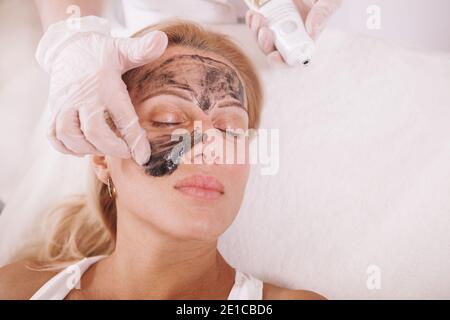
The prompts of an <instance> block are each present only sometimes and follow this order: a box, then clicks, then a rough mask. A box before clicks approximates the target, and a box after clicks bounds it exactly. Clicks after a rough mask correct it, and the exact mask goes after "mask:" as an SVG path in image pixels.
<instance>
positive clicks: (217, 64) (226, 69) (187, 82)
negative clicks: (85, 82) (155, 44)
mask: <svg viewBox="0 0 450 320" xmlns="http://www.w3.org/2000/svg"><path fill="white" fill-rule="evenodd" d="M137 89H138V93H139V95H140V96H145V95H147V96H151V95H152V93H154V92H156V91H160V90H164V89H179V90H184V91H186V93H187V95H188V96H189V97H190V99H191V100H192V101H193V102H194V103H196V104H197V105H198V106H199V107H200V108H201V109H202V110H203V111H204V112H205V113H208V112H209V111H211V110H212V108H213V107H214V105H215V104H216V103H217V102H219V101H221V100H224V99H228V100H229V99H233V100H236V103H238V104H240V105H241V107H243V108H244V107H245V103H244V87H243V85H242V82H241V80H240V78H239V76H238V74H237V73H236V71H235V70H234V69H233V68H231V67H230V66H229V65H227V64H226V63H224V62H221V61H217V60H214V59H211V58H208V57H203V56H199V55H187V54H185V55H176V56H173V57H170V58H168V59H167V60H165V61H164V62H163V63H161V64H160V65H159V66H156V67H154V68H153V69H152V70H150V71H148V72H146V75H145V76H144V78H143V79H142V80H141V81H140V82H139V85H138V88H137ZM144 99H146V98H144Z"/></svg>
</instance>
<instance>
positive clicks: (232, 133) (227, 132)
mask: <svg viewBox="0 0 450 320" xmlns="http://www.w3.org/2000/svg"><path fill="white" fill-rule="evenodd" d="M218 130H219V131H221V132H223V133H225V134H228V135H230V136H232V137H234V138H241V137H242V136H243V135H242V133H238V132H235V131H233V130H227V129H218Z"/></svg>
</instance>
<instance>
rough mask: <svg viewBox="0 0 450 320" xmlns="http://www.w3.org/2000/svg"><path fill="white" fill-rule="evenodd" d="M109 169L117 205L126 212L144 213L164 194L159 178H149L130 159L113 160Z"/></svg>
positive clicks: (163, 185)
mask: <svg viewBox="0 0 450 320" xmlns="http://www.w3.org/2000/svg"><path fill="white" fill-rule="evenodd" d="M110 168H111V176H112V179H113V182H114V186H115V188H116V192H117V198H116V200H117V204H118V206H119V207H123V208H125V209H127V211H130V212H142V213H145V212H146V211H148V207H149V203H155V201H158V198H159V199H160V198H161V194H164V193H166V190H164V187H165V185H166V184H165V183H164V181H163V180H160V179H161V178H158V179H152V178H149V177H148V176H147V175H146V174H145V173H144V170H143V168H142V167H140V166H139V165H137V164H136V163H135V162H134V161H133V160H131V159H128V160H122V159H113V160H112V161H111V162H110ZM162 179H164V178H162Z"/></svg>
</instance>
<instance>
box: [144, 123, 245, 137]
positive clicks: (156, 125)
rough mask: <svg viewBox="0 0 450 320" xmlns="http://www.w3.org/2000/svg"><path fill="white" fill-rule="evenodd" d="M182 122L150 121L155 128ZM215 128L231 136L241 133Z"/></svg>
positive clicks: (238, 135) (167, 126) (239, 135)
mask: <svg viewBox="0 0 450 320" xmlns="http://www.w3.org/2000/svg"><path fill="white" fill-rule="evenodd" d="M181 123H182V122H158V121H152V125H153V126H154V127H156V128H169V127H173V126H177V125H180V124H181ZM217 130H219V131H220V132H222V133H225V134H227V135H229V136H231V137H233V138H241V137H242V133H238V132H235V131H233V130H227V129H219V128H217Z"/></svg>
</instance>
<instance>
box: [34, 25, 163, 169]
mask: <svg viewBox="0 0 450 320" xmlns="http://www.w3.org/2000/svg"><path fill="white" fill-rule="evenodd" d="M74 25H75V24H74ZM79 26H80V27H79V28H77V29H75V28H74V27H72V28H70V26H69V25H68V24H67V23H66V22H64V21H63V22H59V23H56V24H54V25H52V26H50V28H49V29H48V31H47V32H46V33H45V34H44V36H43V38H42V40H41V41H40V43H39V46H38V49H37V52H36V58H37V60H38V62H39V64H40V65H41V66H42V67H43V68H44V69H45V71H46V72H47V73H49V74H50V93H49V98H48V103H49V107H50V110H51V113H52V120H51V124H50V129H49V133H48V138H49V140H50V141H51V143H52V145H53V146H54V147H55V148H56V149H57V150H59V151H60V152H63V153H67V154H73V155H77V156H83V155H86V154H96V153H100V154H105V155H110V156H114V157H120V158H124V159H126V158H130V155H131V156H132V157H133V158H134V159H135V161H136V162H137V163H138V164H141V165H142V164H145V163H146V162H148V160H149V159H150V153H151V150H150V143H149V141H148V139H147V136H146V131H145V130H144V129H142V127H141V126H140V124H139V119H138V117H137V115H136V112H135V110H134V107H133V104H132V103H131V98H130V96H129V94H128V91H127V87H126V85H125V83H124V82H123V81H122V74H124V73H125V72H126V71H128V70H130V69H133V68H136V67H139V66H142V65H144V64H147V63H149V62H151V61H153V60H155V59H157V58H159V57H160V56H161V55H162V54H163V53H164V51H165V49H166V48H167V42H168V40H167V36H166V34H164V33H163V32H160V31H155V32H151V33H149V34H147V35H145V36H144V37H142V38H113V37H111V36H110V27H109V25H108V23H107V21H106V20H104V19H101V18H98V17H94V16H91V17H83V18H80V19H79ZM105 112H108V113H109V115H110V117H111V118H112V120H113V122H114V125H115V127H116V128H117V130H118V132H120V135H121V137H118V136H117V135H116V134H115V133H114V132H113V131H112V130H111V128H110V127H109V125H108V124H107V122H106V120H105Z"/></svg>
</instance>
